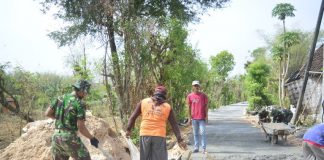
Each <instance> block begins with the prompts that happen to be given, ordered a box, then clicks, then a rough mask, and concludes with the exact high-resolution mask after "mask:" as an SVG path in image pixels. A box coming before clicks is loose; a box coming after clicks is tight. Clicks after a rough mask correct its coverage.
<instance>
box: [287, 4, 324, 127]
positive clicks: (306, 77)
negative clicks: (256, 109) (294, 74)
mask: <svg viewBox="0 0 324 160" xmlns="http://www.w3.org/2000/svg"><path fill="white" fill-rule="evenodd" d="M323 10H324V1H322V3H321V8H320V11H319V13H318V18H317V24H316V28H315V32H314V39H313V44H312V47H311V49H310V52H309V57H308V63H307V66H306V68H305V76H304V81H303V86H302V88H301V91H300V94H299V98H298V102H297V108H296V116H295V118H294V119H293V124H295V125H296V123H297V121H298V119H299V114H300V112H301V108H302V107H301V106H302V103H303V99H304V93H305V90H306V85H307V81H308V76H309V70H310V68H311V66H312V62H313V57H314V51H315V47H316V42H317V38H318V33H319V30H320V27H321V22H322V17H323Z"/></svg>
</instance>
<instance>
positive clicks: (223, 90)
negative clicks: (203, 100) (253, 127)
mask: <svg viewBox="0 0 324 160" xmlns="http://www.w3.org/2000/svg"><path fill="white" fill-rule="evenodd" d="M209 61H210V65H211V69H210V71H209V78H208V80H209V81H208V86H207V91H208V94H209V95H210V103H211V107H212V108H215V107H217V106H220V105H227V104H229V103H230V102H231V101H232V99H233V98H231V96H232V94H231V92H230V89H229V88H230V87H229V86H228V82H226V79H227V77H228V74H229V72H230V71H231V70H232V69H233V67H234V65H235V62H234V56H233V54H231V53H229V52H228V51H221V52H220V53H218V54H217V55H216V56H211V57H210V60H209Z"/></svg>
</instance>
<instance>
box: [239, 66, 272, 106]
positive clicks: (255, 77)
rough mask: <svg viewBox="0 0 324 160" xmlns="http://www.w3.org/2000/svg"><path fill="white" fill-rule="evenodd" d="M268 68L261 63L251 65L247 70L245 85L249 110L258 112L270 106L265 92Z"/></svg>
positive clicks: (268, 96) (269, 100)
mask: <svg viewBox="0 0 324 160" xmlns="http://www.w3.org/2000/svg"><path fill="white" fill-rule="evenodd" d="M269 75H270V66H269V65H267V64H265V63H264V62H262V61H256V62H253V63H251V64H250V65H249V66H248V69H247V77H246V81H245V85H246V88H247V91H248V102H249V108H248V109H249V110H259V109H261V108H262V107H263V106H267V105H270V104H271V103H272V102H271V96H270V94H269V93H268V92H267V85H268V79H269Z"/></svg>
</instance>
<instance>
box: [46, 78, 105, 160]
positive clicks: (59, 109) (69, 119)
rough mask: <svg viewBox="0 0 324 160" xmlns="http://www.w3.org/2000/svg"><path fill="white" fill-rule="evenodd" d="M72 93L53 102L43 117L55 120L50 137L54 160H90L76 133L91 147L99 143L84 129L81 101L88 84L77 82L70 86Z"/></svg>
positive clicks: (88, 87) (87, 89)
mask: <svg viewBox="0 0 324 160" xmlns="http://www.w3.org/2000/svg"><path fill="white" fill-rule="evenodd" d="M72 86H73V88H74V91H73V92H72V93H70V94H65V95H63V96H62V97H59V98H58V99H56V100H54V101H53V102H52V103H51V105H50V106H49V107H48V108H47V110H46V113H45V115H46V116H48V117H50V118H53V119H55V131H54V134H53V136H52V149H51V151H52V154H53V159H54V160H61V159H62V160H68V159H69V157H72V158H73V159H75V160H90V159H91V158H90V154H89V151H88V150H87V148H86V147H85V146H84V144H83V143H82V141H81V139H80V137H78V136H77V131H79V132H80V133H81V134H82V135H84V136H85V137H87V138H89V139H90V142H91V144H92V145H93V146H95V147H98V143H99V141H98V140H97V138H95V137H94V136H92V135H91V134H90V133H89V131H88V129H87V128H86V127H85V106H84V105H83V103H82V99H83V98H84V97H85V96H86V95H87V93H88V92H89V89H90V84H89V82H88V81H86V80H79V81H78V82H76V83H75V84H74V85H72Z"/></svg>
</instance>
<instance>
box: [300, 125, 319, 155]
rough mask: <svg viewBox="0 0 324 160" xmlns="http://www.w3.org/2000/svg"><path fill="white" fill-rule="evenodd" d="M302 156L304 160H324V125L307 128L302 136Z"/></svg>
mask: <svg viewBox="0 0 324 160" xmlns="http://www.w3.org/2000/svg"><path fill="white" fill-rule="evenodd" d="M303 155H304V159H305V160H311V159H315V160H324V123H322V124H317V125H315V126H313V127H311V128H309V129H308V130H307V132H306V133H305V134H304V137H303Z"/></svg>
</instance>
